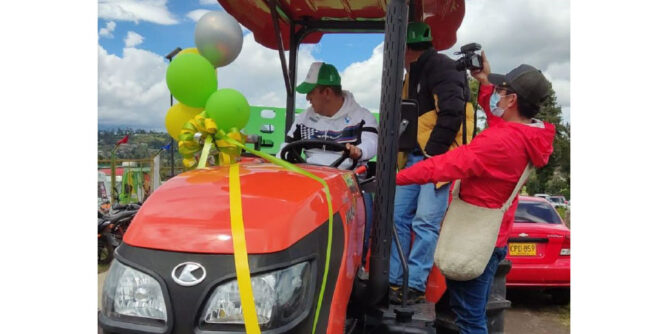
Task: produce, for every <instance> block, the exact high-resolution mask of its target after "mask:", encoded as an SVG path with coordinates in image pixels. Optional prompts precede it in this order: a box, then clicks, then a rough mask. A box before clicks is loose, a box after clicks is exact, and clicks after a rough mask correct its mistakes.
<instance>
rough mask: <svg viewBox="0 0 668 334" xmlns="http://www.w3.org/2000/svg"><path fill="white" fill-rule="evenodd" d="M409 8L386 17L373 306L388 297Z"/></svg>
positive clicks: (401, 5)
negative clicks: (386, 295)
mask: <svg viewBox="0 0 668 334" xmlns="http://www.w3.org/2000/svg"><path fill="white" fill-rule="evenodd" d="M407 25H408V6H407V5H406V1H405V0H392V1H391V2H390V3H389V4H388V6H387V16H386V17H385V43H384V46H383V76H382V81H381V87H383V90H382V94H381V97H380V124H379V133H378V164H377V166H376V180H377V182H378V184H377V185H378V188H377V191H376V196H375V201H374V211H373V226H372V231H373V234H372V236H371V240H373V243H372V244H371V258H370V261H369V282H370V284H369V288H368V290H367V294H366V296H367V299H366V300H367V301H368V302H369V305H376V304H378V303H379V302H380V301H381V300H382V298H383V297H384V296H385V294H386V293H387V289H388V275H389V267H390V249H391V246H392V228H391V224H394V219H393V218H394V192H395V181H396V175H395V174H396V170H397V151H398V144H399V141H398V132H399V122H400V118H401V115H400V108H401V86H402V79H403V72H404V52H405V50H406V27H407Z"/></svg>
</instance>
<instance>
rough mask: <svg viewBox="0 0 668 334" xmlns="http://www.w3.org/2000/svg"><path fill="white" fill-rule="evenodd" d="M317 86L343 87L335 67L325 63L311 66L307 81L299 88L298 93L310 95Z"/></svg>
mask: <svg viewBox="0 0 668 334" xmlns="http://www.w3.org/2000/svg"><path fill="white" fill-rule="evenodd" d="M316 86H341V77H340V76H339V72H338V71H337V70H336V67H334V65H331V64H327V63H323V62H316V63H313V64H311V68H310V69H309V70H308V74H307V75H306V79H304V82H302V83H301V84H299V86H297V92H298V93H301V94H308V93H310V92H311V91H312V90H313V88H315V87H316Z"/></svg>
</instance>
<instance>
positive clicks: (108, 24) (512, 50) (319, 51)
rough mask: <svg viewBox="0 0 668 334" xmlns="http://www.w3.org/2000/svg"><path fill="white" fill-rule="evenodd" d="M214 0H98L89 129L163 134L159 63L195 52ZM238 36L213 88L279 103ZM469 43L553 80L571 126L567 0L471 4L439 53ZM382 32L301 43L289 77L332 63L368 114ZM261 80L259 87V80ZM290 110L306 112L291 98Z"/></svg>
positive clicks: (502, 64) (270, 58)
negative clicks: (94, 108) (94, 125)
mask: <svg viewBox="0 0 668 334" xmlns="http://www.w3.org/2000/svg"><path fill="white" fill-rule="evenodd" d="M223 10H224V9H223V8H222V6H220V4H218V2H216V1H215V0H189V1H167V0H146V1H138V0H100V1H99V2H98V20H97V21H98V45H97V48H98V126H99V127H100V128H117V127H121V128H125V127H132V128H145V129H156V130H164V117H165V114H166V113H167V110H168V109H169V106H170V105H169V90H168V89H167V85H166V82H165V73H166V70H167V66H168V62H167V60H166V59H165V58H164V56H165V55H167V54H168V53H169V52H170V51H172V50H173V49H174V48H176V47H181V48H182V49H185V48H189V47H195V42H194V31H195V24H196V22H197V20H198V19H199V18H200V17H201V16H202V15H204V14H205V13H207V12H208V11H223ZM242 31H243V34H244V38H243V47H242V50H241V53H240V55H239V56H238V57H237V59H236V60H235V61H234V62H232V63H231V64H230V65H227V66H225V67H222V68H219V69H218V87H219V88H234V89H236V90H239V91H240V92H241V93H242V94H244V96H245V97H246V98H247V99H248V101H249V103H250V104H251V105H258V106H275V107H284V106H285V96H286V93H285V84H284V83H283V76H282V72H281V66H280V60H279V57H278V52H277V51H276V50H272V49H268V48H265V47H263V46H261V45H260V44H258V43H256V42H255V40H254V38H253V33H252V32H250V31H249V30H248V29H245V28H243V27H242ZM470 42H477V43H480V44H481V45H482V47H483V50H485V54H486V55H487V57H488V59H489V61H490V64H491V67H492V72H495V73H507V72H508V71H510V70H511V69H513V68H514V67H515V66H517V65H519V64H522V63H527V64H531V65H533V66H535V67H537V68H539V69H541V70H542V71H543V73H545V75H546V77H547V78H548V79H549V80H550V81H551V82H552V85H553V88H554V90H555V92H556V96H557V103H558V104H559V105H561V107H562V112H563V116H564V121H565V122H570V2H569V1H555V0H493V1H489V0H470V1H466V14H465V16H464V21H463V22H462V25H461V26H460V28H459V30H458V34H457V43H456V44H455V45H454V46H453V47H452V48H450V49H449V50H446V51H443V53H445V54H447V55H448V56H450V57H452V58H457V57H458V56H456V55H454V52H455V51H457V50H459V48H460V47H461V45H464V44H467V43H470ZM382 43H383V35H382V34H329V35H325V36H324V37H323V38H322V40H321V42H320V43H318V44H305V45H302V47H300V50H299V57H298V70H297V81H298V83H299V82H301V81H302V80H303V79H304V76H305V74H306V71H307V70H308V67H309V65H310V63H312V62H313V61H325V62H329V63H333V64H334V65H335V66H336V67H337V69H338V70H339V72H340V73H341V77H342V79H341V80H342V85H343V88H344V89H346V90H350V91H351V92H353V94H354V95H355V99H356V100H357V101H358V102H359V103H360V104H361V105H363V106H365V107H366V108H368V109H369V110H371V111H372V112H377V111H378V109H379V105H380V84H379V83H380V82H381V69H382V57H383V52H382V51H383V44H382ZM258 83H261V84H258ZM296 104H297V107H298V108H304V107H306V106H308V104H307V101H306V99H305V97H304V95H301V94H297V101H296Z"/></svg>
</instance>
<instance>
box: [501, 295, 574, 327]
mask: <svg viewBox="0 0 668 334" xmlns="http://www.w3.org/2000/svg"><path fill="white" fill-rule="evenodd" d="M507 299H509V300H510V301H511V302H512V307H511V308H510V309H508V310H506V312H505V318H504V333H505V334H528V333H531V334H569V333H570V331H571V315H570V311H571V307H570V304H569V305H565V306H560V305H554V303H552V300H551V298H550V296H549V295H548V294H546V293H542V292H539V291H523V290H513V291H509V293H508V296H507Z"/></svg>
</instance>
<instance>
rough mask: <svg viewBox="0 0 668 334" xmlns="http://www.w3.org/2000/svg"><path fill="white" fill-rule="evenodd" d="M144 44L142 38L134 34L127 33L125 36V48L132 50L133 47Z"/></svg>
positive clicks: (131, 32) (132, 32)
mask: <svg viewBox="0 0 668 334" xmlns="http://www.w3.org/2000/svg"><path fill="white" fill-rule="evenodd" d="M142 42H144V36H142V35H140V34H138V33H136V32H134V31H128V34H127V36H126V37H125V47H126V48H134V47H135V46H137V45H139V44H141V43H142Z"/></svg>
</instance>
